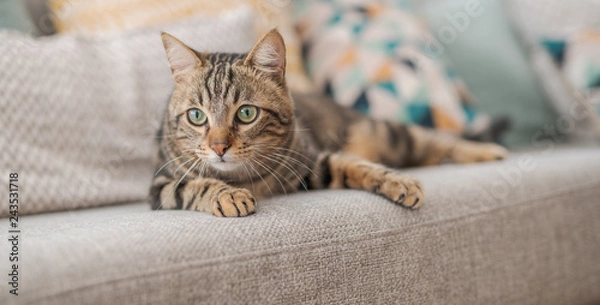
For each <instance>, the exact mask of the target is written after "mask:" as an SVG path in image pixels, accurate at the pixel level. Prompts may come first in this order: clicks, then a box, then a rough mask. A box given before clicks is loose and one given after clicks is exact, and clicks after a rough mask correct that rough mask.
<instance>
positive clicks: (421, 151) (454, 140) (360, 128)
mask: <svg viewBox="0 0 600 305" xmlns="http://www.w3.org/2000/svg"><path fill="white" fill-rule="evenodd" d="M342 150H343V151H345V152H348V153H351V154H354V155H357V156H360V157H362V158H365V159H367V160H370V161H373V162H377V163H383V164H386V165H388V166H392V167H402V166H423V165H434V164H440V163H442V162H444V161H446V160H450V161H453V162H456V163H473V162H483V161H493V160H501V159H504V158H505V157H506V155H507V150H506V149H505V148H503V147H502V146H500V145H497V144H494V143H480V142H473V141H468V140H464V139H462V138H459V137H456V136H453V135H449V134H445V133H442V132H438V131H435V130H431V129H426V128H422V127H419V126H410V125H403V124H400V123H396V122H388V121H376V120H372V119H364V120H362V121H359V122H357V123H355V124H353V125H352V126H350V127H349V128H348V135H347V140H346V144H345V145H344V147H343V149H342Z"/></svg>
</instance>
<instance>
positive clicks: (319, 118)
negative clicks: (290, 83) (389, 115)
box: [292, 93, 363, 150]
mask: <svg viewBox="0 0 600 305" xmlns="http://www.w3.org/2000/svg"><path fill="white" fill-rule="evenodd" d="M292 98H293V100H294V107H295V115H296V120H297V121H298V123H299V125H300V126H299V128H301V129H302V130H299V131H298V132H301V133H303V134H306V133H307V134H310V135H311V136H312V138H313V139H314V140H315V141H316V142H317V144H318V145H319V146H320V149H325V150H338V149H340V148H341V146H342V145H343V143H344V142H345V139H346V137H347V133H348V127H349V126H351V125H352V124H354V123H356V122H358V121H359V120H361V118H363V116H362V115H361V114H359V113H358V112H356V111H354V110H351V109H347V108H344V107H341V106H339V105H337V104H336V103H335V102H333V100H332V99H330V98H328V97H326V96H323V95H319V94H315V93H292Z"/></svg>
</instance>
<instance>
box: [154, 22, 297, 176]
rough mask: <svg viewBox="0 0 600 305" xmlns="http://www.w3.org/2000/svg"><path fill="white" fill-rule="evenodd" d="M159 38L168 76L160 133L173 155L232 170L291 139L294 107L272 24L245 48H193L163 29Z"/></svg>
mask: <svg viewBox="0 0 600 305" xmlns="http://www.w3.org/2000/svg"><path fill="white" fill-rule="evenodd" d="M162 41H163V44H164V47H165V51H166V53H167V59H168V61H169V65H170V66H171V71H172V73H173V78H174V80H175V89H174V91H173V95H172V97H171V100H170V102H169V105H168V110H167V113H166V116H165V122H164V125H163V130H164V131H163V133H164V134H165V141H168V142H169V147H170V148H171V150H172V151H173V152H174V153H175V154H177V155H183V156H189V157H190V158H194V160H202V161H200V163H205V164H207V165H208V166H209V167H211V168H212V169H213V170H216V171H218V172H230V173H235V172H240V169H248V167H250V166H253V167H255V168H259V166H260V165H261V164H265V163H271V162H269V158H273V157H270V155H271V156H273V155H274V154H275V153H280V152H281V151H280V150H281V149H285V148H286V147H288V146H289V145H290V142H291V141H292V138H291V137H292V136H293V132H291V130H293V125H294V107H293V102H292V100H291V97H290V93H289V90H288V88H287V86H286V82H285V67H286V59H285V45H284V42H283V38H282V37H281V35H280V34H279V32H277V30H272V31H270V32H269V33H267V34H266V35H264V36H263V37H262V38H261V39H260V40H259V41H258V42H257V43H256V44H255V46H254V47H253V48H252V50H251V51H250V52H249V53H246V54H225V53H200V52H197V51H194V50H192V49H191V48H189V47H187V46H186V45H184V44H183V43H182V42H181V41H179V40H178V39H176V38H175V37H173V36H171V35H169V34H166V33H163V34H162ZM191 164H192V163H190V164H189V165H191ZM249 164H250V165H249Z"/></svg>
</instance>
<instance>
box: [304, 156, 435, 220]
mask: <svg viewBox="0 0 600 305" xmlns="http://www.w3.org/2000/svg"><path fill="white" fill-rule="evenodd" d="M313 171H314V173H315V174H316V175H314V176H313V177H312V178H311V180H310V185H311V188H334V189H342V188H347V189H360V190H366V191H369V192H372V193H375V194H378V195H381V196H383V197H386V198H387V199H389V200H391V201H393V202H395V203H397V204H400V205H402V206H404V207H407V208H412V209H416V208H418V207H419V206H421V204H422V203H423V199H424V195H423V187H422V186H421V182H420V181H419V180H417V179H416V178H414V177H411V176H408V175H402V174H399V173H397V172H394V171H393V170H391V169H389V168H386V167H384V166H382V165H380V164H375V163H372V162H369V161H367V160H364V159H361V158H358V157H355V156H352V155H349V154H346V153H343V152H338V153H322V154H320V155H319V157H318V158H317V162H315V166H314V170H313Z"/></svg>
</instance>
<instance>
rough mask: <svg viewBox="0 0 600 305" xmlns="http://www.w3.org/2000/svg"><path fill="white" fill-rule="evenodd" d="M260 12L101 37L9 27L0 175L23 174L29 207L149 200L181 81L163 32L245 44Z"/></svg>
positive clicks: (231, 46)
mask: <svg viewBox="0 0 600 305" xmlns="http://www.w3.org/2000/svg"><path fill="white" fill-rule="evenodd" d="M252 16H253V15H252V12H251V11H250V10H249V9H247V8H240V9H236V10H234V11H230V12H227V13H224V14H222V15H220V16H215V17H209V16H203V17H198V18H194V19H190V20H187V21H185V22H179V23H173V24H168V25H163V26H160V27H156V28H146V29H141V30H136V31H131V32H123V33H116V34H110V35H103V36H99V37H82V36H76V35H62V36H53V37H42V38H38V39H34V38H31V37H28V36H25V35H22V34H19V33H16V32H8V31H0V41H2V43H0V67H2V68H1V69H0V105H1V109H2V110H1V111H0V122H2V126H3V127H2V128H1V129H0V147H2V148H3V152H2V153H0V168H2V169H4V170H5V171H4V172H2V175H1V176H0V182H1V183H2V184H3V185H8V179H9V178H8V171H11V172H17V173H18V174H19V184H20V190H21V198H22V202H23V204H22V205H21V206H20V210H19V211H20V213H21V214H31V213H40V212H48V211H56V210H65V209H73V208H83V207H92V206H101V205H108V204H116V203H120V202H131V201H141V200H144V199H145V198H146V196H147V194H148V189H149V187H150V183H151V180H152V174H153V173H152V160H151V159H152V143H153V139H154V136H155V130H156V129H157V127H158V125H159V121H160V119H161V116H162V113H163V111H164V107H165V105H166V102H167V100H168V97H169V95H170V93H171V90H172V87H173V82H172V77H171V72H170V70H169V66H168V64H167V60H166V57H165V55H164V50H163V47H162V43H161V39H160V32H161V31H163V30H164V31H166V32H169V33H171V34H173V35H175V36H177V37H178V38H181V39H182V41H184V42H186V43H188V44H189V45H191V46H192V47H194V48H197V49H198V50H206V51H231V52H244V51H247V50H248V49H250V48H251V47H252V45H253V43H254V38H253V35H252V34H253V33H252V26H251V24H252V18H253V17H252ZM6 191H7V189H6V188H3V190H2V191H0V195H2V197H3V198H8V195H7V194H5V193H3V192H6ZM7 214H8V201H6V200H3V201H2V203H0V216H6V215H7Z"/></svg>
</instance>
